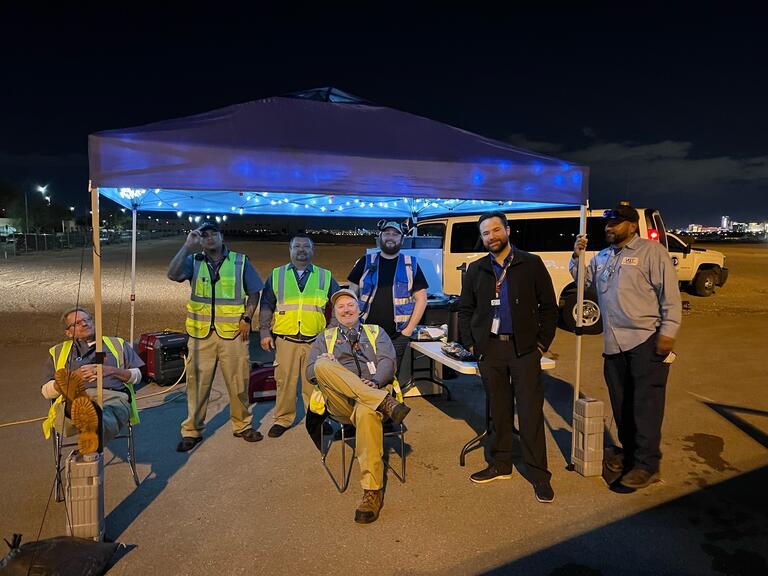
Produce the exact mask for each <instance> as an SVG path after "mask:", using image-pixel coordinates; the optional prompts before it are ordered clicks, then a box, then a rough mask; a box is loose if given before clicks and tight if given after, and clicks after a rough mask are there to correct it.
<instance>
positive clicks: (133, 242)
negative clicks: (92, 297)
mask: <svg viewBox="0 0 768 576" xmlns="http://www.w3.org/2000/svg"><path fill="white" fill-rule="evenodd" d="M135 308H136V208H134V209H133V227H132V228H131V332H130V335H131V339H130V341H129V342H130V344H131V346H133V326H134V319H135V313H136V312H135Z"/></svg>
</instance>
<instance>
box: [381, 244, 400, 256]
mask: <svg viewBox="0 0 768 576" xmlns="http://www.w3.org/2000/svg"><path fill="white" fill-rule="evenodd" d="M379 244H380V246H381V251H382V252H384V254H387V255H388V256H393V255H395V254H397V253H398V252H400V246H402V244H403V243H402V241H401V242H392V241H387V242H380V243H379Z"/></svg>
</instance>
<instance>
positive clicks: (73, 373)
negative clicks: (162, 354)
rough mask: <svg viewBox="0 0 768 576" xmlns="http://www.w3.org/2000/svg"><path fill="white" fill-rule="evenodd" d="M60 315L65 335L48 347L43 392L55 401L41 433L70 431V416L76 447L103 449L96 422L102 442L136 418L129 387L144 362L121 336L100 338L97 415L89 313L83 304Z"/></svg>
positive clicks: (88, 450) (86, 450)
mask: <svg viewBox="0 0 768 576" xmlns="http://www.w3.org/2000/svg"><path fill="white" fill-rule="evenodd" d="M61 319H62V322H63V324H64V334H65V335H66V337H67V339H66V340H64V342H62V343H61V344H58V345H56V346H54V347H53V348H51V349H50V351H49V352H50V356H49V362H48V363H47V365H46V368H45V370H46V372H45V374H46V376H45V377H46V383H45V384H43V386H42V389H41V392H42V394H43V396H44V397H45V398H47V399H49V400H55V401H54V402H53V404H52V405H51V409H50V411H49V413H48V418H47V419H46V420H45V422H43V432H44V433H45V437H46V438H49V437H50V434H51V430H52V429H53V428H54V427H55V428H56V429H57V430H58V431H59V432H60V433H62V434H64V435H67V432H68V431H71V426H69V421H70V420H71V424H73V425H74V427H75V428H77V431H78V433H79V436H78V443H77V446H78V450H79V451H80V452H81V453H82V454H90V453H93V452H97V451H100V450H101V446H99V424H101V426H102V428H103V430H104V442H105V443H106V442H109V441H110V440H112V439H113V438H115V437H116V436H117V435H118V433H119V432H120V430H121V429H122V428H123V427H125V426H126V425H127V424H128V422H129V421H130V422H131V423H133V424H136V423H138V411H137V409H136V399H135V394H134V391H133V386H134V384H138V383H139V382H140V381H141V371H140V368H141V367H142V366H144V362H143V361H142V360H141V358H139V356H138V355H137V354H136V352H134V350H133V348H131V346H130V345H129V344H127V343H126V342H124V341H123V339H122V338H116V337H110V336H104V337H103V342H104V347H103V350H104V353H105V357H104V364H103V368H102V370H103V384H104V387H103V400H104V406H103V409H102V411H101V417H100V415H99V408H98V405H97V390H96V386H97V384H96V364H95V360H96V330H95V328H94V323H93V318H92V317H91V314H90V313H89V312H88V311H87V310H84V309H83V308H71V309H69V310H67V311H66V312H64V314H63V315H62V317H61ZM65 414H66V419H65V416H64V415H65ZM68 428H69V430H68Z"/></svg>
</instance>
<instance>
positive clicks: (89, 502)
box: [64, 453, 104, 541]
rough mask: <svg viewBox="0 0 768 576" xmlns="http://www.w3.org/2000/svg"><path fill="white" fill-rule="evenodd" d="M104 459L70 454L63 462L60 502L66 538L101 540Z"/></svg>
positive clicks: (100, 456)
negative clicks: (63, 505) (63, 474)
mask: <svg viewBox="0 0 768 576" xmlns="http://www.w3.org/2000/svg"><path fill="white" fill-rule="evenodd" d="M103 478H104V457H103V455H102V454H94V455H88V456H86V457H83V456H80V455H79V454H77V453H72V454H70V455H69V457H68V458H67V460H66V470H65V477H64V481H65V485H64V499H65V501H66V506H67V525H66V534H67V535H69V536H76V537H78V538H91V539H93V540H97V541H99V540H102V539H103V537H104V484H103V483H102V479H103Z"/></svg>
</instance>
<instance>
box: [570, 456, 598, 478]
mask: <svg viewBox="0 0 768 576" xmlns="http://www.w3.org/2000/svg"><path fill="white" fill-rule="evenodd" d="M573 466H574V468H575V469H576V472H578V473H579V474H581V475H582V476H602V474H603V461H602V460H600V461H595V462H584V461H583V460H578V459H574V461H573Z"/></svg>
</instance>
